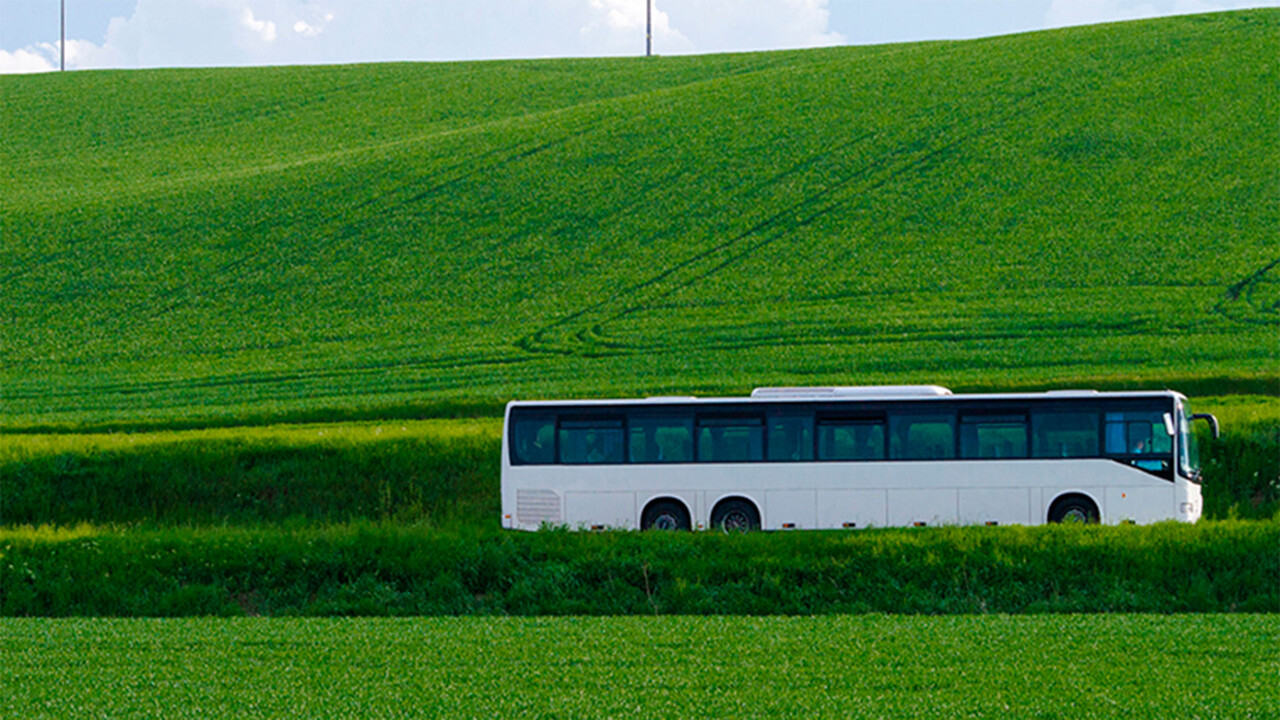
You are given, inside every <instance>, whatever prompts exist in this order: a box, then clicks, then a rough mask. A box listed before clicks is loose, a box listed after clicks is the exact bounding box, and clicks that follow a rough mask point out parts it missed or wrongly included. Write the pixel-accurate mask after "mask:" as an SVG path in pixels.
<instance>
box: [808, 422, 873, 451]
mask: <svg viewBox="0 0 1280 720" xmlns="http://www.w3.org/2000/svg"><path fill="white" fill-rule="evenodd" d="M818 459H819V460H883V459H884V421H875V420H839V419H834V418H833V419H828V420H822V421H819V423H818Z"/></svg>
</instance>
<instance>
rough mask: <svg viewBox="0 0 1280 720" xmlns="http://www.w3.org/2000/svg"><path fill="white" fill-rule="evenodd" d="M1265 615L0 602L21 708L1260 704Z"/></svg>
mask: <svg viewBox="0 0 1280 720" xmlns="http://www.w3.org/2000/svg"><path fill="white" fill-rule="evenodd" d="M1278 633H1280V620H1278V619H1277V618H1276V616H1274V615H1266V616H1223V615H1209V616H1195V617H1163V616H1147V615H1118V616H1072V615H1064V616H1040V617H1008V616H992V617H944V618H935V617H911V618H906V617H885V616H875V615H871V616H858V617H818V618H815V617H800V618H736V617H725V618H690V617H674V618H541V619H527V620H519V619H410V620H271V621H263V620H254V619H245V620H235V621H226V620H211V619H193V620H166V621H129V620H12V619H10V620H0V648H2V649H3V653H4V656H5V658H6V662H5V663H4V664H3V665H2V666H0V684H3V686H4V687H5V688H6V692H5V693H4V694H3V696H2V697H0V712H2V713H3V714H5V715H6V716H18V715H21V716H24V717H37V718H44V717H86V716H95V717H97V716H103V717H106V716H109V717H121V718H130V717H154V716H155V715H156V714H163V715H164V716H165V717H173V718H186V717H206V716H208V715H210V714H217V715H235V716H238V717H281V716H284V715H290V716H295V715H303V716H312V715H323V716H325V717H396V718H400V717H427V718H432V717H442V718H443V717H448V718H470V717H486V718H488V717H531V718H558V717H581V718H597V717H598V718H608V717H633V716H640V715H643V716H646V717H690V716H691V715H694V716H700V717H797V718H799V717H803V718H826V717H830V718H873V717H875V718H878V717H900V718H940V717H993V716H1000V717H1005V716H1009V717H1037V718H1046V719H1049V718H1168V717H1199V718H1263V717H1274V716H1275V715H1277V714H1280V700H1277V696H1276V694H1275V692H1274V684H1275V676H1276V674H1277V672H1280V663H1278V662H1277V659H1276V655H1275V639H1276V636H1277V634H1278Z"/></svg>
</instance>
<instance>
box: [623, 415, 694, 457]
mask: <svg viewBox="0 0 1280 720" xmlns="http://www.w3.org/2000/svg"><path fill="white" fill-rule="evenodd" d="M627 426H628V427H629V428H630V432H631V437H630V441H631V444H630V446H631V450H630V453H631V457H630V460H631V462H633V463H672V462H692V461H693V418H692V417H675V416H672V417H639V416H633V417H632V418H631V419H630V421H629V422H628V423H627Z"/></svg>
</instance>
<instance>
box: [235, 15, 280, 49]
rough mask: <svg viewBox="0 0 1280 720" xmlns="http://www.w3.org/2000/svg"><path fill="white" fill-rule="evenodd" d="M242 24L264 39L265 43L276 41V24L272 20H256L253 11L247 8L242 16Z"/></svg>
mask: <svg viewBox="0 0 1280 720" xmlns="http://www.w3.org/2000/svg"><path fill="white" fill-rule="evenodd" d="M240 24H241V25H243V26H244V27H246V28H249V30H250V32H252V33H253V34H255V35H257V36H258V37H260V38H262V41H263V42H273V41H274V40H275V39H276V24H275V23H274V22H271V21H270V20H256V19H254V17H253V11H252V10H250V9H249V8H247V7H246V8H245V9H244V12H243V13H241V14H240Z"/></svg>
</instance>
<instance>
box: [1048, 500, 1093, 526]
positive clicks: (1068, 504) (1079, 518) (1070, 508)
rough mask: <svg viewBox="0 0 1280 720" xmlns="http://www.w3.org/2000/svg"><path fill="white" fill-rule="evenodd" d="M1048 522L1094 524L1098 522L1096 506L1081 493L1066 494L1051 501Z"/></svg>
mask: <svg viewBox="0 0 1280 720" xmlns="http://www.w3.org/2000/svg"><path fill="white" fill-rule="evenodd" d="M1049 522H1051V523H1085V524H1088V525H1094V524H1096V523H1097V522H1098V506H1097V505H1094V504H1093V501H1092V500H1090V499H1089V498H1087V497H1085V496H1083V495H1067V496H1066V497H1061V498H1058V499H1057V500H1055V501H1053V505H1052V506H1051V507H1050V508H1049Z"/></svg>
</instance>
